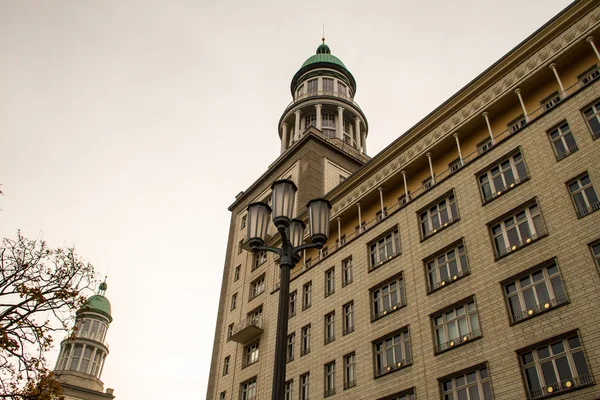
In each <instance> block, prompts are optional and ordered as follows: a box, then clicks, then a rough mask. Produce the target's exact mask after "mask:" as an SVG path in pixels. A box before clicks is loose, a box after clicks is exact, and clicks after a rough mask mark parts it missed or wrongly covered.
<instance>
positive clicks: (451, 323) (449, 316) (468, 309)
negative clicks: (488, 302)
mask: <svg viewBox="0 0 600 400" xmlns="http://www.w3.org/2000/svg"><path fill="white" fill-rule="evenodd" d="M431 321H432V325H433V332H434V334H433V336H434V342H435V349H436V353H441V352H443V351H446V350H449V349H451V348H455V347H457V346H458V345H460V344H464V343H468V342H469V341H471V340H473V339H476V338H478V337H481V326H480V324H479V313H478V311H477V305H476V304H475V300H474V299H469V300H467V301H465V302H463V303H461V304H456V305H455V306H453V307H452V308H450V309H446V310H443V311H441V312H439V313H437V314H436V315H434V316H432V317H431ZM451 327H453V328H451ZM442 333H443V336H442V335H441V334H442ZM451 336H453V337H451Z"/></svg>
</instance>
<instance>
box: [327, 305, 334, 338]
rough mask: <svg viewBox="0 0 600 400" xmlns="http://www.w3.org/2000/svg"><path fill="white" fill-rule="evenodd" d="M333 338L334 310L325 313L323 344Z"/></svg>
mask: <svg viewBox="0 0 600 400" xmlns="http://www.w3.org/2000/svg"><path fill="white" fill-rule="evenodd" d="M334 340H335V311H332V312H330V313H329V314H327V315H325V344H328V343H331V342H333V341H334Z"/></svg>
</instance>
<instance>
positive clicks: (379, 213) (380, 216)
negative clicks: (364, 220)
mask: <svg viewBox="0 0 600 400" xmlns="http://www.w3.org/2000/svg"><path fill="white" fill-rule="evenodd" d="M387 215H388V212H387V207H383V212H382V211H381V210H379V211H377V212H376V213H375V219H376V220H377V221H381V220H382V219H384V218H385V217H387Z"/></svg>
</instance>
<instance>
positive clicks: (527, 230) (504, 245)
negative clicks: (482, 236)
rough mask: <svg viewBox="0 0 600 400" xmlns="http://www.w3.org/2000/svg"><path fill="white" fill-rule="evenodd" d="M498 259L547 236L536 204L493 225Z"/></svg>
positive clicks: (492, 231) (492, 230)
mask: <svg viewBox="0 0 600 400" xmlns="http://www.w3.org/2000/svg"><path fill="white" fill-rule="evenodd" d="M490 231H491V234H492V238H493V240H494V247H495V250H496V257H502V256H504V255H506V254H509V253H510V252H512V251H515V250H517V249H519V248H521V247H523V246H525V245H527V244H529V243H531V242H532V241H534V240H536V239H538V238H540V237H543V236H544V235H546V227H545V226H544V221H543V220H542V215H541V213H540V208H539V206H538V205H537V203H536V204H533V205H531V206H527V207H525V208H522V209H519V210H518V211H516V212H515V213H513V214H512V215H509V216H507V217H503V218H502V220H501V221H500V222H497V223H494V224H491V226H490Z"/></svg>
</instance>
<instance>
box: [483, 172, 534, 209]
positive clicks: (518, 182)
mask: <svg viewBox="0 0 600 400" xmlns="http://www.w3.org/2000/svg"><path fill="white" fill-rule="evenodd" d="M529 179H530V178H529V176H524V177H523V178H521V179H515V182H514V183H512V184H511V185H510V186H509V187H505V188H504V189H502V190H498V191H497V192H496V193H493V194H492V197H490V198H484V199H483V203H482V206H486V205H488V204H490V203H491V202H492V201H494V200H496V199H497V198H498V197H501V196H503V195H504V194H506V193H508V192H510V191H511V190H513V189H514V188H516V187H517V186H520V185H521V184H522V183H525V182H527V181H528V180H529Z"/></svg>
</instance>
